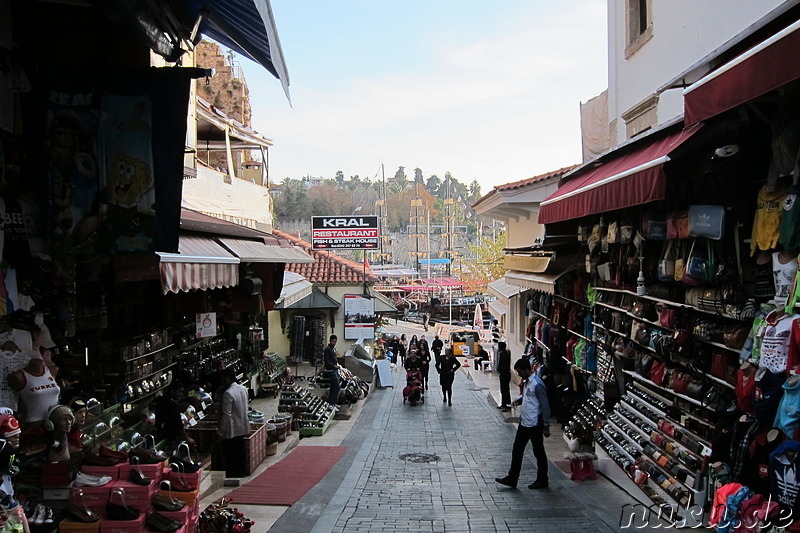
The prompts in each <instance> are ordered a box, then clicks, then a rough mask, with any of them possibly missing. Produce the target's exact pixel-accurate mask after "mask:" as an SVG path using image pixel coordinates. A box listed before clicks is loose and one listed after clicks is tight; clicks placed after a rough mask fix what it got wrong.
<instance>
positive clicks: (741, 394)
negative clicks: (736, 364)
mask: <svg viewBox="0 0 800 533" xmlns="http://www.w3.org/2000/svg"><path fill="white" fill-rule="evenodd" d="M757 370H758V369H757V368H756V366H755V365H749V366H748V367H747V369H746V370H745V369H742V368H740V369H739V370H737V371H736V406H737V407H738V408H739V410H741V411H742V412H744V413H750V414H752V413H753V411H754V409H753V400H754V399H755V394H756V379H755V377H756V371H757Z"/></svg>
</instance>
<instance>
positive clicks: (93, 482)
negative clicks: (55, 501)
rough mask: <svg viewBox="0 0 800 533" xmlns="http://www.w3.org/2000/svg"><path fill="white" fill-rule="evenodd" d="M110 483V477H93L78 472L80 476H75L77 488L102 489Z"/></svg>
mask: <svg viewBox="0 0 800 533" xmlns="http://www.w3.org/2000/svg"><path fill="white" fill-rule="evenodd" d="M110 481H111V477H110V476H92V475H90V474H84V473H83V472H78V475H77V476H75V486H76V487H102V486H103V485H106V484H108V483H109V482H110Z"/></svg>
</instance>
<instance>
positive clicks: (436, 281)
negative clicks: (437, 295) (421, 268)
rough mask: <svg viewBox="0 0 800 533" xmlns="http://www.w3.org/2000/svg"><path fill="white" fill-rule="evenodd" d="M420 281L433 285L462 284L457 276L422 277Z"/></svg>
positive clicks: (457, 285) (455, 285) (456, 285)
mask: <svg viewBox="0 0 800 533" xmlns="http://www.w3.org/2000/svg"><path fill="white" fill-rule="evenodd" d="M420 281H421V282H422V283H424V284H426V285H432V286H435V287H462V286H463V285H464V284H463V283H462V282H461V280H460V279H458V278H422V279H420Z"/></svg>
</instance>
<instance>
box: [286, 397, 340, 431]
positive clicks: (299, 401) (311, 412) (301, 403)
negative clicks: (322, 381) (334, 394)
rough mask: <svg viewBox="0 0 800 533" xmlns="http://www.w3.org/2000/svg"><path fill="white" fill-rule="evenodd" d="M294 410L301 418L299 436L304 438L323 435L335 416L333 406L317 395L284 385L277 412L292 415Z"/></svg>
mask: <svg viewBox="0 0 800 533" xmlns="http://www.w3.org/2000/svg"><path fill="white" fill-rule="evenodd" d="M296 410H299V412H300V413H301V414H302V417H303V421H302V423H301V426H300V434H301V435H304V436H316V437H319V436H322V435H324V434H325V432H326V431H327V430H328V427H329V426H330V425H331V422H332V421H333V415H334V414H336V410H335V409H334V406H332V405H331V404H329V403H328V402H326V401H325V400H322V399H321V398H319V397H318V396H317V395H315V394H312V393H311V392H309V391H308V390H306V389H302V388H300V387H297V386H296V385H284V386H283V388H282V390H281V397H280V400H279V403H278V412H279V413H294V412H295V411H296Z"/></svg>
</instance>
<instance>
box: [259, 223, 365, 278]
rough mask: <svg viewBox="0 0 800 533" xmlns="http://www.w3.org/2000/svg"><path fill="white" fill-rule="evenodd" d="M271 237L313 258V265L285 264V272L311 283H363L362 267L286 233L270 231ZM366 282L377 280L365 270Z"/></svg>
mask: <svg viewBox="0 0 800 533" xmlns="http://www.w3.org/2000/svg"><path fill="white" fill-rule="evenodd" d="M272 233H273V235H275V236H277V237H280V238H283V239H288V240H289V242H291V243H292V244H294V245H296V246H299V247H300V248H302V249H303V250H305V251H306V252H308V254H309V255H310V256H311V257H313V258H314V262H313V263H308V264H297V263H287V264H286V270H288V271H290V272H295V273H297V274H300V275H301V276H303V277H305V278H306V279H307V280H308V281H310V282H311V283H348V284H352V283H361V282H363V281H364V265H362V264H361V263H356V262H354V261H350V260H349V259H345V258H344V257H340V256H338V255H336V254H335V253H333V252H323V251H320V250H313V249H312V248H311V243H308V242H306V241H304V240H301V239H298V238H297V237H294V236H292V235H289V234H288V233H284V232H282V231H278V230H276V229H273V230H272ZM366 281H367V282H368V283H375V282H377V281H378V278H377V277H376V276H374V275H373V274H372V272H371V271H370V270H369V269H367V275H366Z"/></svg>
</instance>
